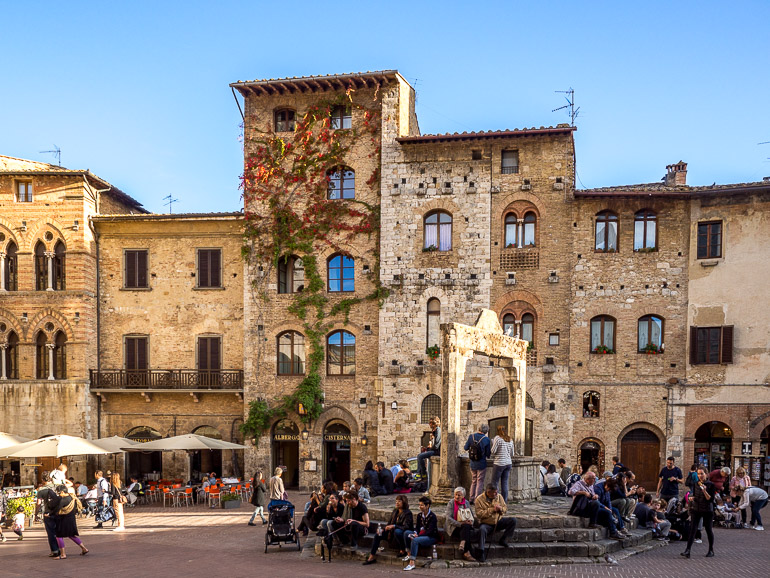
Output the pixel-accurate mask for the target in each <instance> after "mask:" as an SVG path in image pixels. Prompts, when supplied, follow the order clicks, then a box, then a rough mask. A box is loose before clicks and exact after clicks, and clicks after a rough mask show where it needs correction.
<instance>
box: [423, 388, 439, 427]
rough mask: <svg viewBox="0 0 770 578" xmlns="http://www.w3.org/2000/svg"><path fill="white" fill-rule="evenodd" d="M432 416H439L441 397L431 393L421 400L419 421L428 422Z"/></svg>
mask: <svg viewBox="0 0 770 578" xmlns="http://www.w3.org/2000/svg"><path fill="white" fill-rule="evenodd" d="M434 417H441V398H440V397H439V396H437V395H436V394H434V393H431V394H430V395H426V396H425V399H423V400H422V406H421V407H420V423H428V422H429V421H430V420H431V419H432V418H434Z"/></svg>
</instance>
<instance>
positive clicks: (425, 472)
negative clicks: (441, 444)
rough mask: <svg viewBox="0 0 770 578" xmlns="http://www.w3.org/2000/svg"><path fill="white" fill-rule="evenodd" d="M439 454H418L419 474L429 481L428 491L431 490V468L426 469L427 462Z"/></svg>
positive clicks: (431, 451) (428, 451)
mask: <svg viewBox="0 0 770 578" xmlns="http://www.w3.org/2000/svg"><path fill="white" fill-rule="evenodd" d="M437 453H438V452H437V451H436V450H433V449H431V450H425V451H424V452H422V453H421V454H417V473H418V474H420V475H421V476H422V478H423V479H426V478H427V480H428V489H429V490H430V467H426V462H427V460H428V459H429V458H431V457H432V456H435V455H436V454H437Z"/></svg>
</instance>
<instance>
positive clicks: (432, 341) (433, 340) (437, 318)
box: [425, 297, 441, 347]
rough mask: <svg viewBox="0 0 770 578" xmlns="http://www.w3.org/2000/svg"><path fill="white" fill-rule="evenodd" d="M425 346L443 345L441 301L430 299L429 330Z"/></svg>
mask: <svg viewBox="0 0 770 578" xmlns="http://www.w3.org/2000/svg"><path fill="white" fill-rule="evenodd" d="M425 347H441V301H439V300H438V299H436V298H435V297H433V298H432V299H428V331H427V335H426V343H425Z"/></svg>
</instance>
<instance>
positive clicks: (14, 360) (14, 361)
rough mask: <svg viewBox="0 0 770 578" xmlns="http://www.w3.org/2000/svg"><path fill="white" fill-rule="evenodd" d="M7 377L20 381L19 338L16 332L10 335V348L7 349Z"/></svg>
mask: <svg viewBox="0 0 770 578" xmlns="http://www.w3.org/2000/svg"><path fill="white" fill-rule="evenodd" d="M5 377H6V378H7V379H19V336H18V335H16V332H15V331H10V332H9V333H8V347H6V348H5Z"/></svg>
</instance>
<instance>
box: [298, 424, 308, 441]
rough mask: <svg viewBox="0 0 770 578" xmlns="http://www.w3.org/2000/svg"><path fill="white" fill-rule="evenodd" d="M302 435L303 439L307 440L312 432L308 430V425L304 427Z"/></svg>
mask: <svg viewBox="0 0 770 578" xmlns="http://www.w3.org/2000/svg"><path fill="white" fill-rule="evenodd" d="M300 435H301V436H302V441H303V442H306V441H307V438H308V436H309V435H310V432H308V431H307V427H303V428H302V432H301V433H300Z"/></svg>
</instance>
